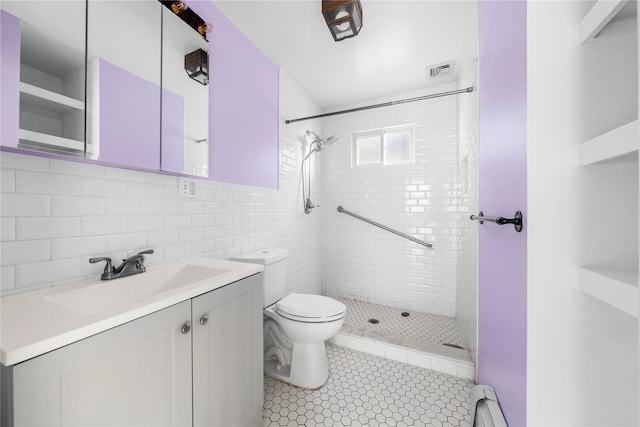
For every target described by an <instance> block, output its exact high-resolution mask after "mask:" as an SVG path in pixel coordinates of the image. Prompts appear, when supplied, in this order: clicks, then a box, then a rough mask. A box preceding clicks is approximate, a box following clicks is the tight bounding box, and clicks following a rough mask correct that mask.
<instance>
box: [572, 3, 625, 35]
mask: <svg viewBox="0 0 640 427" xmlns="http://www.w3.org/2000/svg"><path fill="white" fill-rule="evenodd" d="M635 3H636V2H635V1H630V0H598V1H597V2H596V3H595V4H594V5H593V7H592V8H591V10H589V12H588V13H587V15H586V16H585V17H584V18H583V19H582V21H581V22H580V42H581V43H589V42H592V41H594V40H598V39H605V38H612V37H623V36H627V35H632V34H635V32H636V27H637V26H636V22H637V18H636V8H637V5H636V4H635Z"/></svg>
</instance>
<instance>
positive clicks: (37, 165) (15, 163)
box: [0, 151, 49, 172]
mask: <svg viewBox="0 0 640 427" xmlns="http://www.w3.org/2000/svg"><path fill="white" fill-rule="evenodd" d="M0 166H2V168H3V169H5V168H6V169H20V170H29V171H40V172H48V171H49V159H48V158H46V157H36V156H24V155H22V154H17V153H8V152H6V151H3V152H2V153H0Z"/></svg>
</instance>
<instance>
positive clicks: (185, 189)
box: [178, 177, 198, 199]
mask: <svg viewBox="0 0 640 427" xmlns="http://www.w3.org/2000/svg"><path fill="white" fill-rule="evenodd" d="M178 195H179V196H180V197H182V198H185V199H197V198H198V181H196V180H195V179H194V178H185V177H180V180H179V186H178Z"/></svg>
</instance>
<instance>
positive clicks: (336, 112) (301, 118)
mask: <svg viewBox="0 0 640 427" xmlns="http://www.w3.org/2000/svg"><path fill="white" fill-rule="evenodd" d="M468 92H473V86H470V87H468V88H465V89H458V90H450V91H448V92H440V93H434V94H432V95H424V96H418V97H416V98H408V99H401V100H399V101H390V102H383V103H382V104H373V105H366V106H364V107H357V108H350V109H348V110H341V111H334V112H332V113H324V114H317V115H315V116H308V117H300V118H299V119H293V120H285V121H284V122H285V123H286V124H289V123H294V122H299V121H302V120H311V119H318V118H320V117H328V116H335V115H338V114H346V113H355V112H356V111H363V110H371V109H372V108H380V107H390V106H392V105H398V104H406V103H407V102H416V101H424V100H425V99H432V98H441V97H443V96H449V95H457V94H459V93H468Z"/></svg>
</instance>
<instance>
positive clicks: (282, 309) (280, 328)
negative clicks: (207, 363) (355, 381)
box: [232, 249, 346, 389]
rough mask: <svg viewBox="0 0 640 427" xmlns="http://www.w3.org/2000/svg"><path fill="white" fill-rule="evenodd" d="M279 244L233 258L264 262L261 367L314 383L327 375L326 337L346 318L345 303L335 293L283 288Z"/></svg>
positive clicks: (304, 384)
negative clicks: (276, 247)
mask: <svg viewBox="0 0 640 427" xmlns="http://www.w3.org/2000/svg"><path fill="white" fill-rule="evenodd" d="M287 256H288V253H287V252H286V251H285V250H283V249H268V250H264V251H259V252H253V253H250V254H245V255H240V256H237V257H234V258H232V261H240V262H254V263H260V264H263V265H264V266H265V267H264V268H265V269H264V275H263V280H264V284H263V285H264V293H265V304H264V311H263V313H264V317H263V318H264V323H263V325H264V329H263V331H264V372H265V374H267V375H269V376H271V377H274V378H277V379H279V380H281V381H284V382H287V383H289V384H292V385H295V386H298V387H302V388H308V389H317V388H319V387H322V385H324V383H325V382H326V381H327V379H328V378H329V366H328V363H327V351H326V348H325V344H324V342H325V340H327V339H329V338H331V337H332V336H334V335H335V334H336V333H337V332H338V331H339V330H340V328H341V327H342V325H343V323H344V316H345V314H346V306H345V305H344V304H342V303H341V302H339V301H336V300H334V299H331V298H328V297H325V296H321V295H311V294H300V293H288V292H287V291H286V259H287Z"/></svg>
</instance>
